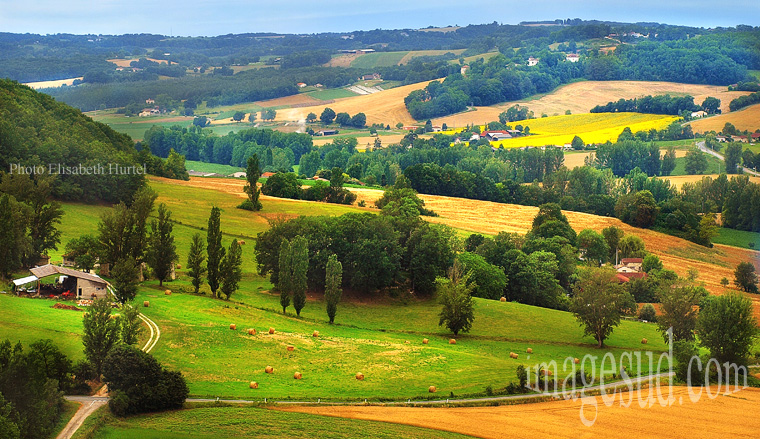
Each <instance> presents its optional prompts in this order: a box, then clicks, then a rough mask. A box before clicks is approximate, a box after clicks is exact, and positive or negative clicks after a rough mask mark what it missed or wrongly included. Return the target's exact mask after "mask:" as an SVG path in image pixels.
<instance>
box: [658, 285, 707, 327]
mask: <svg viewBox="0 0 760 439" xmlns="http://www.w3.org/2000/svg"><path fill="white" fill-rule="evenodd" d="M658 296H659V299H660V303H661V305H660V310H661V312H662V314H661V315H660V317H659V318H658V319H657V326H658V327H659V329H660V333H661V334H662V337H663V339H664V340H665V341H666V342H667V341H668V334H667V332H668V329H670V328H673V340H674V341H681V340H683V341H692V340H694V330H695V328H696V326H697V316H698V315H699V304H700V303H701V302H702V300H703V299H704V298H705V297H706V296H707V291H705V289H704V288H702V287H698V286H694V285H690V284H688V283H683V282H681V283H677V284H675V285H673V284H672V283H666V284H665V285H664V288H661V289H660V290H659V294H658Z"/></svg>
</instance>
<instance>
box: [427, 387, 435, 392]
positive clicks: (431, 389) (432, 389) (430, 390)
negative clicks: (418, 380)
mask: <svg viewBox="0 0 760 439" xmlns="http://www.w3.org/2000/svg"><path fill="white" fill-rule="evenodd" d="M435 391H436V388H435V386H430V387H428V392H430V393H435Z"/></svg>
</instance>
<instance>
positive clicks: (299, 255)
mask: <svg viewBox="0 0 760 439" xmlns="http://www.w3.org/2000/svg"><path fill="white" fill-rule="evenodd" d="M290 251H291V254H292V258H293V280H292V290H293V308H295V309H296V315H298V316H300V315H301V310H302V309H303V307H304V306H305V305H306V288H307V285H306V272H307V271H308V270H309V242H308V241H307V240H306V238H304V237H303V236H297V237H296V238H295V239H293V243H292V244H291V247H290Z"/></svg>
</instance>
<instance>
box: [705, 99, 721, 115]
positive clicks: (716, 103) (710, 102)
mask: <svg viewBox="0 0 760 439" xmlns="http://www.w3.org/2000/svg"><path fill="white" fill-rule="evenodd" d="M702 109H703V110H705V111H706V112H707V113H709V114H715V113H717V112H718V109H720V99H718V98H714V97H712V96H708V97H706V98H705V100H704V101H702Z"/></svg>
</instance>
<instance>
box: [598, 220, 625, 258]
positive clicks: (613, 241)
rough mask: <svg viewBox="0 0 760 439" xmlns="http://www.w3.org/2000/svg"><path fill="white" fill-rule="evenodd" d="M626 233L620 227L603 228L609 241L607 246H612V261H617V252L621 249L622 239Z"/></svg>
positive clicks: (603, 234)
mask: <svg viewBox="0 0 760 439" xmlns="http://www.w3.org/2000/svg"><path fill="white" fill-rule="evenodd" d="M624 235H625V232H623V230H622V229H621V228H620V227H615V226H609V227H605V228H604V229H602V236H604V240H605V241H607V246H608V247H609V248H610V255H609V259H610V261H613V262H616V260H615V254H616V253H617V251H618V250H619V246H620V240H621V239H622V238H623V236H624Z"/></svg>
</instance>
